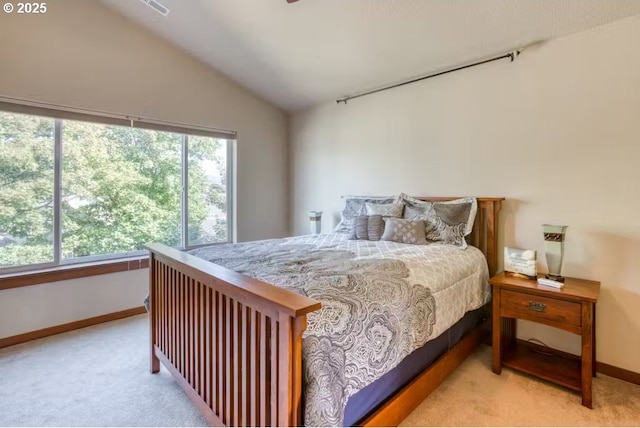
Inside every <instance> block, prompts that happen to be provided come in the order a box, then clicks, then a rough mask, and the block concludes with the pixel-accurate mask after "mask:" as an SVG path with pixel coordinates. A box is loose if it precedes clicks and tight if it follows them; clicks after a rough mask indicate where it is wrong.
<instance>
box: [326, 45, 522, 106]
mask: <svg viewBox="0 0 640 428" xmlns="http://www.w3.org/2000/svg"><path fill="white" fill-rule="evenodd" d="M520 52H521V51H520V50H515V51H511V52H509V53H506V54H503V55H499V56H495V57H493V58H489V59H485V60H483V61H478V62H474V63H471V64H467V65H462V66H460V67H455V68H451V69H449V70H445V71H440V72H438V73H434V74H429V75H426V76H421V77H417V78H415V79H411V80H407V81H404V82H400V83H395V84H393V85H389V86H383V87H382V88H378V89H373V90H371V91H366V92H361V93H359V94H356V95H350V96H347V97H344V98H340V99H339V100H336V103H338V104H340V103H344V104H347V101H349V100H353V99H355V98H360V97H364V96H365V95H371V94H375V93H377V92H382V91H386V90H387V89H393V88H397V87H398V86H404V85H408V84H409V83H415V82H420V81H421V80H426V79H430V78H432V77H437V76H442V75H443V74H447V73H453V72H454V71H459V70H464V69H465V68H470V67H475V66H477V65H482V64H487V63H489V62H493V61H499V60H501V59H506V58H509V59H510V60H511V62H513V61H514V60H515V59H516V57H517V56H518V55H520Z"/></svg>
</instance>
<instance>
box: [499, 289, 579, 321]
mask: <svg viewBox="0 0 640 428" xmlns="http://www.w3.org/2000/svg"><path fill="white" fill-rule="evenodd" d="M580 309H581V307H580V304H579V303H575V302H568V301H566V300H557V299H551V298H547V297H542V296H536V295H534V294H528V293H520V292H517V291H509V290H502V291H501V292H500V312H501V313H502V312H503V311H505V312H507V313H508V312H514V313H515V314H519V315H525V316H526V318H527V319H530V320H532V321H536V320H551V321H557V322H562V323H566V324H571V325H575V326H580ZM503 315H504V314H503Z"/></svg>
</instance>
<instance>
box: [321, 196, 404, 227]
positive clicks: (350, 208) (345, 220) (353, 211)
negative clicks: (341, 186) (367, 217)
mask: <svg viewBox="0 0 640 428" xmlns="http://www.w3.org/2000/svg"><path fill="white" fill-rule="evenodd" d="M344 198H345V203H344V209H343V210H342V213H341V219H340V223H338V225H337V226H336V227H335V229H333V231H334V232H341V233H350V232H351V225H352V222H353V219H354V218H355V217H356V216H359V215H364V214H366V212H365V208H364V204H366V203H367V202H369V203H372V204H390V203H393V201H394V200H395V199H396V197H395V196H345V197H344Z"/></svg>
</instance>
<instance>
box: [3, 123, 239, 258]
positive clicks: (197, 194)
mask: <svg viewBox="0 0 640 428" xmlns="http://www.w3.org/2000/svg"><path fill="white" fill-rule="evenodd" d="M53 133H54V121H53V120H52V119H46V118H38V117H33V116H22V115H14V114H8V113H0V266H10V265H16V264H28V263H38V262H45V261H51V260H52V258H53V244H52V242H53V183H54V178H53V177H54V138H53ZM182 138H183V137H182V136H181V135H176V134H171V133H167V132H158V131H151V130H142V129H133V128H124V127H117V126H106V125H96V124H91V123H85V122H73V121H64V123H63V128H62V142H63V144H62V146H63V156H62V160H63V162H62V189H61V208H62V258H63V259H67V258H76V257H82V256H89V255H101V254H112V253H122V252H127V251H132V250H138V249H142V248H143V246H144V244H146V243H149V242H163V243H166V244H168V245H173V246H178V245H180V241H181V239H180V236H181V230H182V227H181V192H182V182H181V152H182ZM224 160H225V154H224V146H223V145H222V143H221V142H220V141H218V140H215V139H212V138H204V137H189V180H188V181H189V183H188V188H189V198H188V203H189V222H188V223H189V238H190V242H192V243H201V242H219V241H221V240H222V241H224V240H226V239H227V236H226V221H225V220H226V215H225V214H224V213H225V212H226V192H225V184H226V183H225V178H226V170H225V164H224ZM207 166H212V167H213V169H214V171H207ZM217 176H220V177H221V178H222V181H220V180H219V181H220V182H219V183H216V182H215V181H212V179H214V180H215V177H217ZM212 213H213V214H216V213H217V214H218V215H216V216H215V217H216V219H214V220H211V214H212Z"/></svg>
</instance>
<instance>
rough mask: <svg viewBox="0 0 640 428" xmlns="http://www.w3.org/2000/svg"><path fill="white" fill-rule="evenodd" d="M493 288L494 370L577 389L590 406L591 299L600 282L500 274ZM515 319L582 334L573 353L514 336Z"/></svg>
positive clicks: (592, 355) (592, 360)
mask: <svg viewBox="0 0 640 428" xmlns="http://www.w3.org/2000/svg"><path fill="white" fill-rule="evenodd" d="M489 283H490V284H491V285H492V286H493V372H494V373H497V374H500V372H501V370H502V366H505V367H510V368H512V369H516V370H520V371H522V372H524V373H528V374H530V375H534V376H538V377H540V378H542V379H545V380H547V381H550V382H554V383H557V384H559V385H562V386H564V387H567V388H570V389H573V390H575V391H579V392H581V393H582V405H583V406H586V407H588V408H590V409H591V408H592V391H591V381H592V377H593V376H595V375H596V302H597V300H598V294H599V292H600V283H599V282H597V281H588V280H585V279H577V278H566V279H565V285H564V287H563V288H561V289H556V288H552V287H545V286H542V285H538V282H537V281H536V280H531V279H522V278H518V277H515V276H511V275H505V274H504V273H501V274H498V275H496V276H494V277H493V278H491V279H490V280H489ZM516 319H523V320H528V321H533V322H537V323H541V324H546V325H549V326H552V327H556V328H559V329H562V330H565V331H569V332H571V333H575V334H578V335H580V336H581V338H582V354H581V356H579V357H578V356H575V355H571V354H567V353H565V352H561V351H557V350H554V349H551V348H547V347H543V346H539V345H534V344H531V343H529V342H525V341H522V340H516V322H515V321H516Z"/></svg>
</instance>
